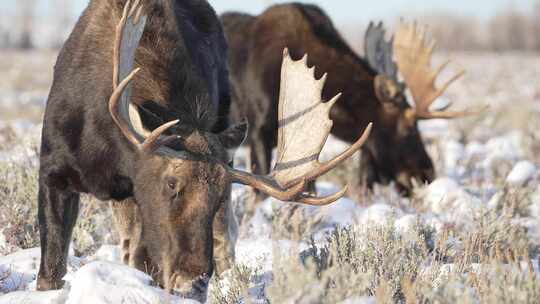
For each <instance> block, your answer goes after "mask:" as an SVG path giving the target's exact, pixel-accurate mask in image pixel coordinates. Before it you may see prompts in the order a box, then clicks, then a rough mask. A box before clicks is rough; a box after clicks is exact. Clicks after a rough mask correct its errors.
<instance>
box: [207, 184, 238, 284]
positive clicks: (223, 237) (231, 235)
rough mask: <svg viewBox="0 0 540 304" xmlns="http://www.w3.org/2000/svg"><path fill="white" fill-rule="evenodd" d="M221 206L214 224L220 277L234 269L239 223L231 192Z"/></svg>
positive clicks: (215, 251)
mask: <svg viewBox="0 0 540 304" xmlns="http://www.w3.org/2000/svg"><path fill="white" fill-rule="evenodd" d="M226 193H228V194H227V198H226V199H225V200H224V201H223V203H222V204H221V208H220V209H219V210H218V212H217V213H216V216H215V218H214V222H213V233H214V264H215V270H216V273H217V274H218V275H221V274H222V273H223V272H224V271H226V270H228V269H230V268H232V266H233V264H234V258H235V246H236V239H237V236H238V223H237V222H236V219H235V218H234V211H233V208H232V206H231V200H230V191H227V192H226Z"/></svg>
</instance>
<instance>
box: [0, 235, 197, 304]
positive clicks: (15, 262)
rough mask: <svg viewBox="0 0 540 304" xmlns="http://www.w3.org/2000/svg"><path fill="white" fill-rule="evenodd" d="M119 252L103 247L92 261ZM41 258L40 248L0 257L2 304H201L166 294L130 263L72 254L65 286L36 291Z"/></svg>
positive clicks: (110, 247)
mask: <svg viewBox="0 0 540 304" xmlns="http://www.w3.org/2000/svg"><path fill="white" fill-rule="evenodd" d="M118 252H119V249H118V248H114V247H113V246H104V247H102V248H101V249H100V250H99V251H98V254H96V256H94V257H93V258H90V260H91V259H97V258H105V259H112V260H116V259H117V258H118V256H117V253H118ZM39 257H40V249H39V248H34V249H27V250H23V251H19V252H17V253H14V254H11V255H8V256H5V257H1V258H0V277H2V278H4V277H5V279H3V280H1V281H0V282H1V284H0V290H1V291H2V292H8V293H7V294H6V295H4V296H1V297H0V304H8V303H9V304H11V303H32V304H49V303H66V304H86V303H88V304H116V303H133V304H138V303H141V304H142V303H174V304H195V303H198V302H196V301H192V300H185V299H181V298H179V297H176V296H173V295H170V294H168V293H166V292H165V291H164V290H163V289H161V288H158V287H156V286H155V284H153V282H152V279H151V278H150V277H149V276H148V275H147V274H145V273H143V272H140V271H138V270H135V269H133V268H130V267H128V266H125V265H122V264H119V263H114V262H107V261H95V262H89V263H88V264H85V263H86V262H87V261H85V260H83V259H79V258H76V257H73V256H70V257H69V262H68V274H67V275H66V276H65V277H64V279H65V280H66V281H67V283H66V286H65V287H64V288H63V289H62V290H58V291H49V292H37V291H34V290H35V283H36V274H37V271H38V268H39ZM84 264H85V265H84ZM83 265H84V266H83ZM89 286H91V287H92V288H89ZM17 290H21V291H17ZM22 290H25V291H22ZM12 291H13V292H12ZM15 291H16V292H15Z"/></svg>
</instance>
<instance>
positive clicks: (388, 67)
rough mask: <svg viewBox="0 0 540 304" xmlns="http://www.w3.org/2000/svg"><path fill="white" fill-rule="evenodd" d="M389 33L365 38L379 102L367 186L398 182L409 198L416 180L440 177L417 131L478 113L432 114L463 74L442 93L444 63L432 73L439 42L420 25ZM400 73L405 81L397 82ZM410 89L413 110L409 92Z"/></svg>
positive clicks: (371, 32) (373, 29) (378, 29)
mask: <svg viewBox="0 0 540 304" xmlns="http://www.w3.org/2000/svg"><path fill="white" fill-rule="evenodd" d="M385 34H386V32H385V29H384V27H383V25H382V23H380V24H379V25H377V26H376V25H375V24H373V23H372V24H370V26H369V28H368V30H367V32H366V37H365V47H366V50H365V52H366V58H367V61H368V62H369V65H370V66H371V67H372V69H373V70H374V71H375V72H376V74H377V75H376V76H375V78H374V91H375V95H376V96H377V99H378V101H379V103H380V107H379V113H377V115H376V117H377V123H378V124H377V128H376V129H375V130H374V133H375V136H373V138H372V140H371V143H370V144H368V149H367V150H368V153H367V156H366V157H364V158H363V165H362V167H365V168H367V169H368V179H367V181H368V184H373V183H374V182H381V183H388V182H390V181H392V180H393V181H395V182H396V184H397V187H398V190H399V191H401V192H403V193H404V194H410V193H411V190H412V188H413V182H412V181H413V180H416V181H418V182H420V183H429V182H431V181H432V180H433V179H434V178H435V170H434V168H433V163H432V161H431V159H430V157H429V156H428V154H427V152H426V150H425V148H424V143H423V141H422V138H421V136H420V133H419V130H418V122H419V121H420V120H426V119H452V118H457V117H462V116H467V115H470V114H474V113H476V111H472V112H471V111H462V112H451V111H447V108H445V109H442V110H439V111H432V110H431V109H430V106H431V105H432V103H433V102H434V101H435V100H436V99H437V98H438V97H440V96H441V95H442V94H443V93H444V92H445V91H446V89H447V88H448V87H449V86H450V85H451V84H452V83H453V82H454V81H456V80H457V79H459V78H460V77H461V76H463V74H464V72H460V73H458V74H456V75H455V76H454V77H452V78H451V79H450V80H449V81H448V82H446V83H445V84H444V85H443V86H442V87H441V88H440V89H439V88H437V86H436V85H435V82H436V80H437V77H438V76H439V74H440V73H441V72H442V70H443V69H444V68H445V67H446V65H447V64H448V63H449V62H447V63H445V64H443V65H442V66H440V67H439V68H437V69H435V70H433V69H432V67H431V56H432V52H433V48H434V43H433V42H431V41H429V40H428V39H427V38H426V35H425V30H424V29H421V28H419V27H418V25H417V24H416V23H414V24H407V23H402V24H400V26H399V27H398V30H397V32H396V34H395V36H394V37H393V38H392V39H391V40H390V41H386V40H385ZM399 74H400V75H401V76H402V78H403V80H404V83H403V84H402V83H400V82H399V80H398V76H399ZM407 89H408V90H409V91H410V93H411V96H412V101H413V103H414V108H413V107H411V106H410V105H409V103H408V102H407V99H406V97H405V91H406V90H407Z"/></svg>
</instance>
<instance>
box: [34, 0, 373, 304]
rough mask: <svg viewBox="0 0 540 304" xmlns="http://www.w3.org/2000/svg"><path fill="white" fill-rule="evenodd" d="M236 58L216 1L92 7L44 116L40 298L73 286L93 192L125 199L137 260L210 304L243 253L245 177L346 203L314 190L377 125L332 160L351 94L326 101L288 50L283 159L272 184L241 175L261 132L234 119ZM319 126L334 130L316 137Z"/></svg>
mask: <svg viewBox="0 0 540 304" xmlns="http://www.w3.org/2000/svg"><path fill="white" fill-rule="evenodd" d="M226 59H227V46H226V43H225V36H224V33H223V29H222V27H221V25H220V22H219V19H218V17H217V15H216V13H215V12H214V10H213V9H212V8H211V6H210V5H209V4H208V3H207V2H206V1H203V0H175V1H173V0H169V1H162V0H160V1H158V0H143V1H137V0H135V1H133V2H131V1H129V0H128V1H125V0H116V1H109V0H92V1H90V3H89V5H88V7H87V8H86V10H85V11H84V13H83V15H82V16H81V18H80V19H79V21H78V23H77V24H76V26H75V29H74V30H73V32H72V34H71V35H70V37H69V39H68V40H67V42H66V44H65V46H64V47H63V49H62V50H61V52H60V54H59V57H58V61H57V64H56V66H55V71H54V83H53V86H52V89H51V93H50V96H49V99H48V102H47V107H46V113H45V117H44V126H43V134H42V146H41V155H40V160H41V163H40V171H39V197H38V203H39V204H38V205H39V210H38V218H39V227H40V234H41V253H42V255H41V265H40V269H39V274H38V285H37V288H38V290H49V289H57V288H61V287H62V285H63V281H62V278H63V277H64V275H65V274H66V261H67V254H68V247H69V243H70V239H71V236H72V231H73V227H74V225H75V223H76V220H77V216H78V210H79V197H80V194H81V193H88V194H91V195H93V196H95V197H96V198H98V199H99V200H102V201H107V200H112V201H113V203H112V207H113V214H114V217H115V223H116V224H117V226H118V227H117V228H118V229H119V232H120V237H121V239H122V245H123V250H124V261H125V262H127V263H128V264H129V265H131V266H133V267H136V268H138V269H140V270H142V271H147V272H150V275H152V277H153V278H154V280H155V281H156V282H157V283H158V284H160V286H162V287H164V288H166V289H167V290H169V291H176V292H178V293H179V294H181V295H183V296H185V297H189V298H193V299H197V300H201V301H204V300H205V298H206V288H207V284H208V280H209V278H210V276H211V275H212V273H213V271H214V264H215V265H216V266H215V268H216V271H220V269H219V268H220V262H219V259H222V260H223V259H230V258H231V255H233V254H234V252H231V250H230V247H231V246H229V245H230V242H231V241H232V240H231V239H230V237H229V236H227V232H226V231H227V220H226V218H227V212H228V211H227V210H228V208H229V207H228V205H229V203H230V194H231V184H232V183H238V184H243V185H247V186H250V187H253V188H254V189H257V190H258V191H261V192H263V193H265V194H267V195H269V196H272V197H275V198H277V199H279V200H281V201H294V202H298V203H303V204H308V205H325V204H330V203H332V202H334V201H336V200H337V199H339V198H340V197H342V196H343V195H344V193H345V191H346V188H345V189H343V190H341V191H339V192H337V193H335V194H333V195H330V196H328V197H316V196H313V195H310V194H309V193H308V192H307V191H306V184H307V183H308V182H310V181H313V180H314V179H316V178H318V177H319V176H321V175H323V174H326V173H327V172H329V171H330V170H332V169H333V168H335V167H336V166H338V165H339V164H340V163H342V162H343V161H344V160H346V159H347V158H349V157H351V156H352V155H353V154H354V153H355V152H357V151H358V150H359V149H360V148H361V146H362V145H363V144H364V142H365V141H366V140H367V138H368V136H369V132H370V130H371V128H370V127H369V126H368V128H367V129H366V132H365V133H364V134H363V135H362V136H361V137H360V138H359V139H358V141H356V142H355V143H354V144H353V145H351V146H350V147H349V148H348V149H347V150H346V151H344V152H343V154H341V155H340V156H338V157H336V158H335V159H333V160H331V161H329V162H327V163H320V162H319V160H318V156H319V154H320V151H321V149H322V148H323V146H324V143H325V141H326V139H327V137H328V136H329V133H330V129H331V127H332V121H331V120H330V119H329V116H330V109H331V107H332V105H333V103H334V102H335V101H337V98H335V99H334V102H332V103H324V102H322V96H321V95H322V89H323V87H324V83H325V79H326V78H325V77H324V78H322V79H317V78H315V77H314V74H313V69H310V68H308V67H307V65H306V61H305V60H304V61H294V60H292V59H291V58H290V56H289V55H288V52H287V51H285V53H284V56H283V65H282V73H281V74H282V76H281V80H282V89H281V94H280V102H279V113H280V114H279V119H280V127H279V142H280V145H279V149H278V155H279V161H278V163H277V164H276V166H275V168H274V170H273V172H272V173H271V174H269V175H266V176H263V175H256V174H252V173H248V172H244V171H240V170H236V169H234V168H233V167H232V165H231V159H230V154H229V153H228V152H229V150H234V149H236V148H237V147H238V146H239V145H241V143H242V141H243V140H244V138H245V136H246V133H247V125H246V124H245V123H241V124H238V125H235V126H229V123H228V118H227V116H228V109H229V106H230V105H229V103H230V92H229V83H228V81H229V80H228V69H227V64H226ZM161 114H163V115H164V116H160V115H161ZM170 117H174V119H172V120H170ZM313 124H318V125H320V128H318V129H317V130H316V132H307V131H309V130H310V129H309V128H308V127H309V126H311V125H313ZM222 270H223V269H221V271H222Z"/></svg>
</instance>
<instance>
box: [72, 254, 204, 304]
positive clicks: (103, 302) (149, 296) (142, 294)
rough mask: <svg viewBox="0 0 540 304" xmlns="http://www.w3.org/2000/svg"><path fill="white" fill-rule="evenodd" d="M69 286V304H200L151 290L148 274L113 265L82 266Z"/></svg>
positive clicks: (161, 291)
mask: <svg viewBox="0 0 540 304" xmlns="http://www.w3.org/2000/svg"><path fill="white" fill-rule="evenodd" d="M70 284H71V288H70V292H69V295H68V299H67V302H66V304H113V303H133V304H138V303H141V304H142V303H185V304H189V303H198V302H196V301H190V300H182V299H180V298H178V297H175V296H173V295H170V294H168V293H166V292H165V291H164V290H163V289H160V288H158V287H155V286H152V279H151V278H150V277H149V276H148V275H147V274H145V273H142V272H140V271H137V270H135V269H133V268H130V267H128V266H125V265H121V264H115V263H110V262H93V263H90V264H88V265H85V266H83V267H82V268H81V269H80V270H79V271H77V272H76V273H75V274H74V275H73V278H72V280H71V282H70ZM89 286H92V288H88V287H89Z"/></svg>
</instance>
